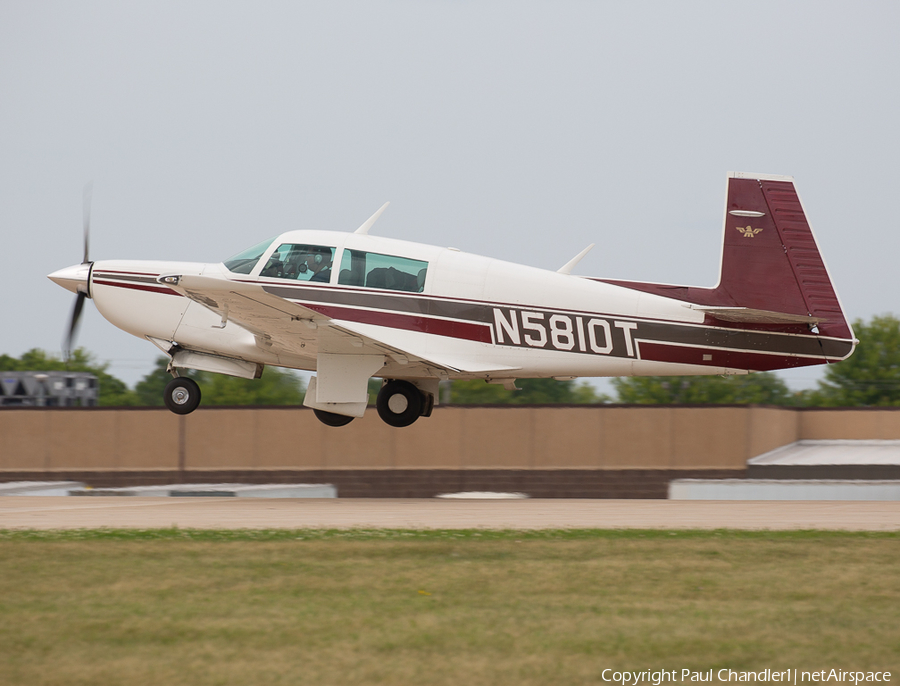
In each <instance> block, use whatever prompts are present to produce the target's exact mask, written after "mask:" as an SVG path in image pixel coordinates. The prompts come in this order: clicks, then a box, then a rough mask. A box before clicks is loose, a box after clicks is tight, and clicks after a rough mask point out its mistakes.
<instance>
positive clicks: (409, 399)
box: [375, 380, 425, 427]
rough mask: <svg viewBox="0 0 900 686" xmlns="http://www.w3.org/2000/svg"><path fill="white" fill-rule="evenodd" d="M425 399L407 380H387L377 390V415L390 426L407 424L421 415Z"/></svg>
mask: <svg viewBox="0 0 900 686" xmlns="http://www.w3.org/2000/svg"><path fill="white" fill-rule="evenodd" d="M424 402H425V399H424V398H423V397H422V393H421V392H420V391H419V389H418V388H416V387H415V386H413V385H412V384H411V383H410V382H409V381H398V380H394V381H388V382H387V383H386V384H385V385H384V386H382V387H381V390H380V391H378V398H377V400H376V401H375V407H376V408H377V409H378V416H379V417H381V418H382V419H383V420H384V421H385V423H386V424H390V425H391V426H396V427H403V426H409V425H410V424H412V423H413V422H414V421H416V420H417V419H418V418H419V417H421V416H422V407H423V403H424Z"/></svg>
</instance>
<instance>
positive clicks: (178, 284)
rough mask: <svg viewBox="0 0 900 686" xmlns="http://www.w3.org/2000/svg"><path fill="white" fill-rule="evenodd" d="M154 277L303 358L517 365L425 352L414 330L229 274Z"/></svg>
mask: <svg viewBox="0 0 900 686" xmlns="http://www.w3.org/2000/svg"><path fill="white" fill-rule="evenodd" d="M158 281H159V282H160V283H161V284H164V285H166V286H168V287H169V288H171V289H172V290H174V291H176V292H177V293H180V294H181V295H183V296H185V297H186V298H189V299H191V300H193V301H194V302H196V303H198V304H200V305H202V306H203V307H205V308H207V309H209V310H211V311H212V312H215V313H216V314H217V315H219V316H220V317H222V324H223V325H224V324H225V323H226V322H234V323H235V324H238V325H239V326H241V327H243V328H244V329H246V330H247V331H250V332H251V333H252V334H254V336H256V339H257V342H258V344H259V345H260V346H261V347H263V348H266V347H271V348H273V349H275V351H276V352H277V351H284V352H285V353H289V354H292V355H298V356H302V357H316V355H317V354H318V353H329V354H347V355H387V356H389V357H391V358H392V359H393V360H395V361H397V362H398V363H399V364H402V365H406V364H417V363H418V364H423V365H425V366H428V367H432V368H434V369H435V370H440V371H444V372H468V373H487V372H501V373H502V372H511V371H514V370H516V369H519V367H506V366H498V365H496V364H494V365H486V364H484V363H483V362H479V361H478V360H477V359H474V358H466V357H460V356H454V355H452V354H451V355H446V354H443V353H440V354H432V353H424V352H423V351H422V350H421V347H422V346H421V343H420V342H419V341H417V340H416V334H411V333H409V332H405V331H400V330H396V329H389V328H386V327H376V326H373V325H369V324H361V323H358V322H348V321H342V320H338V319H332V318H330V317H328V316H326V315H324V314H321V313H319V312H316V311H314V310H311V309H309V308H306V307H304V306H302V305H300V304H299V303H296V302H292V301H290V300H286V299H284V298H281V297H279V296H277V295H273V294H271V293H267V292H266V291H265V290H264V289H263V287H262V286H261V285H260V284H256V283H247V282H240V281H231V280H228V279H222V278H216V277H208V276H190V275H184V276H182V275H163V276H160V277H159V279H158Z"/></svg>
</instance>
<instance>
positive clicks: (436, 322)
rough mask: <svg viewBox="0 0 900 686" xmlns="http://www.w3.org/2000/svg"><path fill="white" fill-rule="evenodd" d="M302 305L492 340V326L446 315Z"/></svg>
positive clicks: (349, 317)
mask: <svg viewBox="0 0 900 686" xmlns="http://www.w3.org/2000/svg"><path fill="white" fill-rule="evenodd" d="M301 304H302V305H303V307H306V308H309V309H310V310H314V311H315V312H318V313H320V314H324V315H325V316H326V317H331V318H332V319H343V320H345V321H349V322H359V323H360V324H374V325H376V326H386V327H389V328H392V329H405V330H407V331H421V332H422V333H429V334H434V335H436V336H446V337H448V338H462V339H465V340H469V341H478V342H479V343H492V342H493V339H492V337H491V328H490V326H489V325H486V324H470V323H468V322H460V321H447V320H446V319H431V318H429V317H419V316H416V315H407V314H397V313H395V312H376V311H374V310H358V309H355V308H349V307H334V306H331V305H318V304H312V303H301Z"/></svg>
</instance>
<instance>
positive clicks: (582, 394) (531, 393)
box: [450, 379, 609, 405]
mask: <svg viewBox="0 0 900 686" xmlns="http://www.w3.org/2000/svg"><path fill="white" fill-rule="evenodd" d="M516 385H517V386H518V387H519V388H521V389H522V390H521V391H508V390H506V389H505V388H503V386H499V385H497V384H489V383H486V382H484V381H482V380H480V379H475V380H472V381H454V382H453V383H452V385H451V386H450V403H451V404H453V405H545V404H579V405H582V404H590V403H601V402H607V401H609V398H608V397H607V396H605V395H598V394H597V392H596V391H595V390H594V389H593V388H592V387H591V386H590V384H588V383H586V382H582V383H580V384H576V383H575V382H574V381H557V380H555V379H518V380H517V381H516Z"/></svg>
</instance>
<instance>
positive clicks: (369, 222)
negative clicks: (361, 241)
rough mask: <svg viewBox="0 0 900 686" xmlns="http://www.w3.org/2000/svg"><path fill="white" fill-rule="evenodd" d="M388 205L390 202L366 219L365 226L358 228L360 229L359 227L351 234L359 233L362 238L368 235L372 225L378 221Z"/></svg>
mask: <svg viewBox="0 0 900 686" xmlns="http://www.w3.org/2000/svg"><path fill="white" fill-rule="evenodd" d="M390 204H391V203H390V202H386V203H384V205H382V206H381V207H379V208H378V211H377V212H376V213H375V214H373V215H372V216H371V217H369V218H368V219H366V223H365V224H363V225H362V226H360V227H359V228H358V229H357V230H356V231H354V232H353V233H360V234H362V235H364V236H365V235H366V234H367V233H369V229H371V228H372V224H374V223H375V222H377V221H378V217H380V216H381V213H382V212H384V211H385V210H386V209H387V206H388V205H390Z"/></svg>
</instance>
